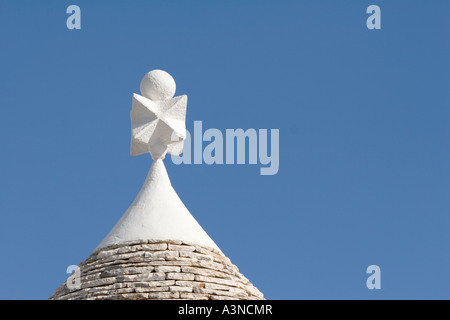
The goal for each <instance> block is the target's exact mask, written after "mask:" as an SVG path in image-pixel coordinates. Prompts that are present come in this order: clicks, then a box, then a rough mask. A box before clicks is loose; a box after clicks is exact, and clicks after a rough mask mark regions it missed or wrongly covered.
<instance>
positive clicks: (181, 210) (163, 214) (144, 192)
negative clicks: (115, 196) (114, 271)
mask: <svg viewBox="0 0 450 320" xmlns="http://www.w3.org/2000/svg"><path fill="white" fill-rule="evenodd" d="M135 240H180V241H185V242H188V243H194V244H198V245H201V246H206V247H210V248H214V249H217V250H219V251H220V249H219V247H218V246H217V245H216V244H215V243H214V241H213V240H212V239H211V238H210V237H209V236H208V234H207V233H206V232H205V231H204V230H203V228H202V227H201V226H200V225H199V224H198V222H197V221H196V220H195V218H194V217H193V216H192V215H191V213H190V212H189V211H188V209H187V208H186V207H185V205H184V204H183V202H182V201H181V199H180V198H179V197H178V195H177V193H176V192H175V190H174V189H173V187H172V184H171V183H170V180H169V176H168V175H167V171H166V168H165V166H164V163H163V161H162V160H161V159H157V160H155V161H154V162H153V164H152V166H151V168H150V171H149V173H148V176H147V179H146V180H145V182H144V185H143V187H142V189H141V191H140V192H139V194H138V195H137V197H136V199H135V200H134V201H133V203H132V204H131V206H130V207H129V208H128V210H127V211H126V212H125V214H124V215H123V216H122V218H121V219H120V220H119V221H118V222H117V224H116V225H115V226H114V228H113V229H112V230H111V231H110V233H109V234H108V235H107V236H106V238H105V239H104V240H103V241H102V242H101V243H100V244H99V246H98V247H97V249H99V248H103V247H106V246H109V245H117V244H122V243H126V242H128V241H135ZM97 249H96V250H97Z"/></svg>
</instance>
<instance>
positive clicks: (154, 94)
mask: <svg viewBox="0 0 450 320" xmlns="http://www.w3.org/2000/svg"><path fill="white" fill-rule="evenodd" d="M175 87H176V85H175V81H174V80H173V78H172V76H171V75H170V74H168V73H167V72H165V71H162V70H152V71H150V72H149V73H147V74H146V75H145V76H144V78H143V79H142V81H141V92H142V95H143V96H141V95H138V94H134V95H133V104H132V109H131V155H132V156H137V155H140V154H144V153H148V152H150V154H151V155H152V158H153V160H156V159H164V157H165V155H166V153H170V154H173V155H179V154H180V153H182V152H183V141H184V139H185V138H186V126H185V121H186V105H187V96H186V95H182V96H177V97H175V98H172V97H173V95H174V94H175Z"/></svg>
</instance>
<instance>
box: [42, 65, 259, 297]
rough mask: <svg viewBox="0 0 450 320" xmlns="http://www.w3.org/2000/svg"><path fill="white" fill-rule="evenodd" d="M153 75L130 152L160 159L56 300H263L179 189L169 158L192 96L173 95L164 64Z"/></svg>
mask: <svg viewBox="0 0 450 320" xmlns="http://www.w3.org/2000/svg"><path fill="white" fill-rule="evenodd" d="M147 76H148V77H147ZM147 76H146V77H144V79H143V81H142V83H141V92H143V93H145V94H146V95H147V96H146V97H142V96H139V95H136V94H134V95H133V104H132V111H131V119H132V146H131V155H138V154H141V153H146V152H150V154H151V155H152V158H153V159H154V162H153V164H152V166H151V168H150V170H149V173H148V175H147V178H146V180H145V182H144V185H143V186H142V188H141V190H140V192H139V194H138V195H137V197H136V199H135V200H134V201H133V203H132V204H131V205H130V207H129V208H128V210H127V211H126V212H125V214H124V215H123V216H122V218H121V219H120V220H119V221H118V222H117V224H116V225H115V226H114V228H113V229H112V230H111V231H110V232H109V233H108V235H107V236H106V237H105V238H104V239H103V241H102V242H101V243H100V244H99V245H98V247H97V248H96V249H95V250H94V252H93V253H92V254H91V255H90V256H89V257H88V258H87V259H86V260H85V261H83V262H82V263H80V264H79V266H78V269H77V270H76V271H75V273H74V274H72V275H71V276H70V277H69V279H68V280H67V281H66V282H65V283H64V284H62V285H61V286H60V287H59V288H58V289H56V291H55V292H54V293H53V295H52V296H51V297H50V299H52V300H59V299H264V297H263V295H262V293H261V292H260V291H259V290H258V289H256V288H255V287H254V286H253V285H252V284H251V283H250V281H249V280H248V279H247V278H246V277H244V276H243V275H242V274H241V273H240V272H239V270H238V268H237V267H236V266H235V265H233V264H232V263H231V261H230V260H229V259H228V258H227V257H226V256H225V255H224V254H223V253H222V251H221V250H220V249H219V247H218V246H217V245H216V244H215V243H214V241H213V240H212V239H211V238H210V237H209V236H208V234H207V233H206V232H205V230H203V228H202V227H201V226H200V224H199V223H198V222H197V221H196V220H195V218H194V217H193V216H192V215H191V213H190V212H189V210H188V209H187V208H186V207H185V205H184V204H183V202H182V201H181V199H180V198H179V197H178V195H177V193H176V192H175V190H174V189H173V187H172V184H171V182H170V179H169V176H168V175H167V171H166V168H165V166H164V163H163V159H164V157H165V154H166V153H168V152H169V153H171V154H179V153H180V152H182V139H181V140H179V141H176V142H173V141H172V137H174V136H175V137H179V138H180V137H181V138H182V137H184V136H185V132H184V131H185V128H184V121H185V113H186V101H187V98H186V97H185V98H179V97H176V98H173V99H171V97H172V96H173V94H174V93H175V82H174V81H173V79H172V78H171V77H170V75H168V74H167V73H165V72H164V71H161V70H154V71H151V72H149V73H148V74H147ZM171 79H172V80H171ZM163 89H164V90H163ZM152 99H154V101H153V100H152ZM159 99H163V100H159ZM169 137H170V139H169ZM180 146H181V149H180Z"/></svg>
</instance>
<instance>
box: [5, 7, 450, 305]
mask: <svg viewBox="0 0 450 320" xmlns="http://www.w3.org/2000/svg"><path fill="white" fill-rule="evenodd" d="M70 4H77V5H79V6H80V7H81V16H82V20H81V27H82V28H81V30H68V29H67V28H66V19H67V17H68V14H66V8H67V7H68V6H69V5H70ZM371 4H377V5H379V6H380V8H381V26H382V28H381V30H368V29H367V27H366V19H367V17H368V16H369V15H368V14H366V8H367V7H368V6H369V5H371ZM449 9H450V2H448V1H378V0H377V1H277V2H275V1H226V2H225V1H194V2H188V1H171V2H169V3H166V1H128V2H127V1H120V2H119V1H95V3H92V2H88V1H2V2H1V3H0V38H1V42H2V47H1V51H0V56H1V59H0V70H1V73H0V74H1V76H0V88H1V91H0V106H1V107H0V123H1V124H0V143H1V144H0V145H1V151H0V152H1V153H0V154H1V157H0V214H1V223H0V237H1V238H0V250H1V258H0V259H1V260H0V261H1V264H0V277H1V278H0V281H1V285H0V298H1V299H46V298H47V297H49V296H50V295H51V294H52V293H53V291H54V289H56V288H57V287H58V286H59V285H60V284H61V283H62V282H64V281H65V279H66V278H67V276H68V275H67V274H66V273H65V272H66V268H67V266H68V265H71V264H78V263H80V262H81V261H83V260H84V259H86V258H87V257H88V255H89V254H90V253H91V252H92V251H93V249H94V248H95V247H96V246H97V245H98V244H99V243H100V241H101V240H102V239H103V238H104V237H105V236H106V234H107V233H108V232H109V230H110V229H111V228H112V227H113V226H114V224H115V223H116V222H117V220H118V219H119V218H120V217H121V215H122V214H123V213H124V212H125V210H126V209H127V208H128V206H129V205H130V204H131V202H132V201H133V199H134V197H135V196H136V195H137V193H138V191H139V189H140V187H141V186H142V183H143V181H144V179H145V176H146V174H147V171H148V168H149V167H150V164H151V159H150V157H149V156H139V157H130V156H129V148H130V119H129V112H130V109H131V96H132V93H133V92H136V93H138V92H139V83H140V80H141V78H142V76H143V75H144V74H145V73H146V72H147V71H149V70H152V69H163V70H166V71H168V72H169V73H171V74H172V75H173V77H174V78H175V80H176V82H177V94H187V95H188V97H189V99H188V113H187V128H188V129H189V130H190V131H192V130H193V122H194V120H202V121H203V126H204V129H207V128H218V129H220V130H223V131H224V130H225V129H227V128H232V129H234V128H243V129H248V128H255V129H260V128H261V129H279V130H280V170H279V172H278V174H277V175H274V176H261V175H259V168H260V165H248V164H247V165H212V166H208V165H205V164H204V165H179V166H176V165H174V164H173V163H172V162H171V161H170V159H167V160H166V161H165V163H166V167H167V170H168V172H169V176H170V178H171V180H172V184H173V186H174V188H175V190H176V191H177V192H178V194H179V196H180V198H181V199H182V200H183V202H184V203H185V204H186V206H187V207H188V209H189V210H190V211H191V213H192V214H193V215H194V217H195V218H196V219H197V220H198V221H199V223H200V224H201V225H202V226H203V228H204V229H205V230H206V231H207V232H208V234H209V235H210V236H211V237H212V238H213V239H214V241H215V242H216V243H217V244H218V246H219V247H220V248H221V249H222V251H223V252H224V253H225V254H226V255H227V256H228V257H229V258H230V259H231V260H232V261H233V263H235V264H236V265H237V266H238V267H239V268H240V270H241V271H242V273H243V274H244V275H246V276H247V277H248V278H249V279H250V281H252V283H254V284H255V285H256V286H257V287H258V288H259V289H260V290H261V291H262V292H264V294H265V296H266V297H267V298H268V299H380V298H382V299H420V298H424V299H434V298H435V299H444V298H447V299H448V298H450V272H449V270H450V250H449V249H450V232H449V227H450V197H449V195H450V93H449V84H450V59H449V57H450V41H449V30H450V28H449V27H450V22H449V21H450V20H449V17H448V14H449ZM168 160H169V161H168ZM372 264H376V265H379V266H380V268H381V290H368V289H367V288H366V278H367V276H368V275H367V274H366V268H367V267H368V266H369V265H372Z"/></svg>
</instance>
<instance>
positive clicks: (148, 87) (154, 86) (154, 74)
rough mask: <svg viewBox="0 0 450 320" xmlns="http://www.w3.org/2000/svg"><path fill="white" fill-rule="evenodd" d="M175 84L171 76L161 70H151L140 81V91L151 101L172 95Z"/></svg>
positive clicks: (168, 97)
mask: <svg viewBox="0 0 450 320" xmlns="http://www.w3.org/2000/svg"><path fill="white" fill-rule="evenodd" d="M176 88H177V86H176V84H175V80H173V78H172V76H171V75H170V74H168V73H167V72H165V71H163V70H152V71H150V72H149V73H147V74H146V75H145V76H144V78H142V81H141V87H140V89H141V93H142V95H143V96H144V97H146V98H148V99H151V100H153V101H160V100H167V99H170V98H172V97H173V96H174V94H175V90H176Z"/></svg>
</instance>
